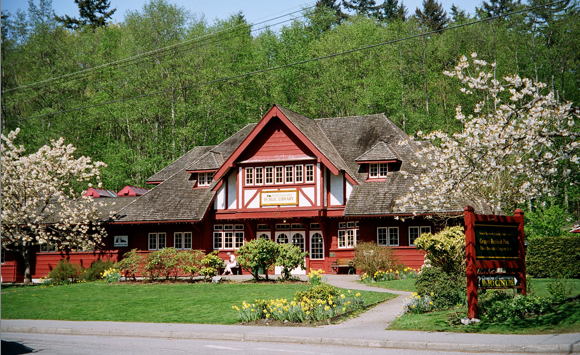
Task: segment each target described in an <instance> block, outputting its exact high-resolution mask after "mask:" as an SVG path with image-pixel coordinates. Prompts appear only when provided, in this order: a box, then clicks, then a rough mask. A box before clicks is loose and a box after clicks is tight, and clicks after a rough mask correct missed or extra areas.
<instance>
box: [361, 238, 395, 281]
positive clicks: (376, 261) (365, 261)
mask: <svg viewBox="0 0 580 355" xmlns="http://www.w3.org/2000/svg"><path fill="white" fill-rule="evenodd" d="M353 263H354V266H355V267H356V269H357V271H358V272H363V273H366V274H368V275H374V274H375V273H376V272H377V271H379V270H383V271H387V270H389V269H398V266H399V265H398V263H399V261H398V259H397V258H396V257H395V252H394V251H393V249H392V248H389V247H381V246H378V245H377V244H376V243H373V242H362V243H358V244H357V245H356V247H355V248H354V259H353Z"/></svg>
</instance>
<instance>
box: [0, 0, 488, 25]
mask: <svg viewBox="0 0 580 355" xmlns="http://www.w3.org/2000/svg"><path fill="white" fill-rule="evenodd" d="M168 1H169V2H170V3H173V4H176V5H179V6H182V7H184V8H186V9H187V10H189V11H191V12H192V13H194V14H197V15H198V16H201V15H202V14H203V15H205V18H206V20H208V22H210V23H211V22H213V20H214V19H216V18H219V19H223V18H226V17H228V16H229V15H232V14H235V13H238V12H239V11H242V12H243V13H244V15H245V16H246V19H247V20H248V21H249V22H257V21H261V20H265V19H268V18H271V17H275V16H276V15H281V14H285V13H288V12H292V11H296V10H299V9H300V8H301V7H307V6H311V5H313V4H314V3H315V1H310V2H309V1H307V0H284V1H280V0H246V1H240V0H204V1H199V0H168ZM34 2H35V3H36V4H38V0H34ZM147 2H148V0H111V7H112V8H117V11H116V12H115V14H114V15H113V19H114V20H115V21H117V22H121V21H123V19H124V16H125V13H126V12H127V11H128V10H140V9H141V8H142V7H143V5H144V4H145V3H147ZM380 2H381V0H378V1H377V3H380ZM440 2H441V3H442V4H443V7H444V8H445V9H446V10H447V12H449V11H450V10H449V9H450V8H451V5H452V4H454V3H455V4H456V5H457V6H458V7H459V8H461V9H464V10H467V12H470V13H473V12H474V10H475V7H476V6H481V3H482V0H467V1H463V0H442V1H441V0H440ZM421 3H422V0H404V4H405V6H407V8H408V9H409V14H412V13H414V12H415V8H416V7H421ZM52 7H53V9H54V11H55V13H56V14H57V15H59V16H62V15H65V14H66V15H69V16H71V17H78V13H79V12H78V7H77V5H76V4H75V3H74V1H73V0H53V3H52ZM18 9H21V10H26V9H28V1H26V0H4V1H2V12H4V11H9V12H10V13H11V14H15V13H16V10H18Z"/></svg>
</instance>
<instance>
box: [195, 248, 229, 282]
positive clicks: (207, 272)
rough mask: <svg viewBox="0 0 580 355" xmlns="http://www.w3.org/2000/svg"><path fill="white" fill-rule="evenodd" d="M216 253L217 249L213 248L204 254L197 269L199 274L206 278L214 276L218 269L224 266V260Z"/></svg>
mask: <svg viewBox="0 0 580 355" xmlns="http://www.w3.org/2000/svg"><path fill="white" fill-rule="evenodd" d="M217 253H218V252H217V250H214V251H212V252H211V253H209V254H207V255H206V256H204V257H203V259H202V260H201V270H200V271H199V274H200V275H202V276H204V278H205V279H206V280H207V279H208V278H210V277H213V276H215V275H216V274H217V271H218V269H219V268H220V267H223V266H224V261H223V260H222V259H221V258H220V257H219V256H218V255H217Z"/></svg>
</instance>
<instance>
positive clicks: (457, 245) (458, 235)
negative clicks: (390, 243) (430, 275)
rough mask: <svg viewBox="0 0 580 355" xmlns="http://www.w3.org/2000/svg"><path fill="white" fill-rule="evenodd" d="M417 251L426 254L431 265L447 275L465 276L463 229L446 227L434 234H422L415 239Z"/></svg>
mask: <svg viewBox="0 0 580 355" xmlns="http://www.w3.org/2000/svg"><path fill="white" fill-rule="evenodd" d="M415 245H416V246H417V249H419V250H424V251H425V252H426V255H425V259H427V260H429V261H430V263H431V265H432V266H434V267H437V268H441V269H443V271H445V272H446V273H448V274H465V232H464V231H463V227H460V226H456V227H447V228H445V229H443V230H442V231H441V232H439V233H436V234H431V233H424V234H421V236H420V237H419V238H417V239H415Z"/></svg>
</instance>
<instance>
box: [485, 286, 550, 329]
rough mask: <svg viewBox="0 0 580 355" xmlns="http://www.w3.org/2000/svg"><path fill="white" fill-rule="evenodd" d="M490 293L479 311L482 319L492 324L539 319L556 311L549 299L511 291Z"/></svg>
mask: <svg viewBox="0 0 580 355" xmlns="http://www.w3.org/2000/svg"><path fill="white" fill-rule="evenodd" d="M489 291H492V292H489ZM489 291H488V292H486V295H485V296H484V297H482V298H481V301H480V303H479V311H480V314H481V316H482V318H484V319H488V320H489V321H491V322H505V321H508V320H515V319H524V318H531V317H539V316H541V315H543V314H546V313H550V312H552V311H553V310H554V308H553V307H552V299H551V298H548V297H534V296H523V295H519V294H515V293H514V292H510V291H511V290H509V291H504V290H489Z"/></svg>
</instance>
